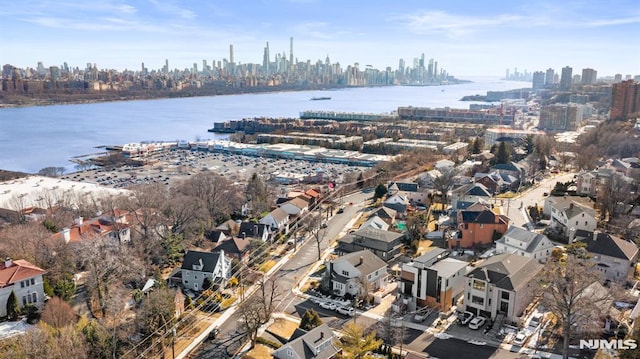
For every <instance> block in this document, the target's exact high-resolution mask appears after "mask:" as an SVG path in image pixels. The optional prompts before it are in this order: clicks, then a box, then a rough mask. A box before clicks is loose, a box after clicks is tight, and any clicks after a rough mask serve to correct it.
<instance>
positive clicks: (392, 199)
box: [382, 193, 409, 218]
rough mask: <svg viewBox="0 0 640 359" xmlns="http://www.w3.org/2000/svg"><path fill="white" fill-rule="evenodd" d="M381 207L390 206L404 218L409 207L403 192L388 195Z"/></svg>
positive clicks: (407, 198)
mask: <svg viewBox="0 0 640 359" xmlns="http://www.w3.org/2000/svg"><path fill="white" fill-rule="evenodd" d="M382 206H383V207H387V208H391V209H392V210H394V211H396V215H397V216H399V217H402V218H404V217H405V216H406V215H407V208H408V207H409V197H407V196H406V195H404V194H401V193H396V194H394V195H390V196H388V197H387V198H386V199H385V200H384V202H382Z"/></svg>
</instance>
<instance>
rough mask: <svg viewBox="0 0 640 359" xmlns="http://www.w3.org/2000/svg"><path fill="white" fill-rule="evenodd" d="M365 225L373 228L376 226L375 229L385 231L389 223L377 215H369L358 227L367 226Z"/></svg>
mask: <svg viewBox="0 0 640 359" xmlns="http://www.w3.org/2000/svg"><path fill="white" fill-rule="evenodd" d="M367 227H373V228H377V229H381V230H383V231H386V230H388V229H389V224H388V223H387V222H385V221H383V220H382V218H380V217H378V216H372V217H369V219H367V220H366V221H365V222H364V223H363V224H362V225H361V226H360V228H367Z"/></svg>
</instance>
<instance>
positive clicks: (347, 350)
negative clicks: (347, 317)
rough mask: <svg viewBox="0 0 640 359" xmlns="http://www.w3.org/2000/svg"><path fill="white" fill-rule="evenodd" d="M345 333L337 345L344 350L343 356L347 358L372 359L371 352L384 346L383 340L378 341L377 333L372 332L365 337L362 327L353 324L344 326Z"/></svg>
mask: <svg viewBox="0 0 640 359" xmlns="http://www.w3.org/2000/svg"><path fill="white" fill-rule="evenodd" d="M343 332H344V335H343V336H342V338H340V341H339V342H336V343H335V344H336V346H337V347H338V348H340V349H342V354H343V356H344V357H346V358H354V359H363V358H371V357H372V355H371V354H370V352H372V351H374V350H376V349H377V348H378V347H380V344H382V340H381V339H376V332H374V331H372V332H370V333H369V334H367V335H365V334H364V329H363V328H362V327H361V326H359V325H356V324H354V323H351V322H350V323H348V324H347V325H345V326H344V328H343Z"/></svg>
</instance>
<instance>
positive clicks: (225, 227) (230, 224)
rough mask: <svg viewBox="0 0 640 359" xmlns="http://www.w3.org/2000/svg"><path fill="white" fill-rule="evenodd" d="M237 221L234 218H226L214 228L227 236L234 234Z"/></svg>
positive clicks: (236, 231)
mask: <svg viewBox="0 0 640 359" xmlns="http://www.w3.org/2000/svg"><path fill="white" fill-rule="evenodd" d="M238 227H239V225H238V223H237V222H236V221H234V220H231V219H229V220H227V221H224V222H222V223H221V224H220V225H218V226H217V227H216V230H218V231H221V232H223V233H224V234H225V235H227V236H234V235H236V233H238Z"/></svg>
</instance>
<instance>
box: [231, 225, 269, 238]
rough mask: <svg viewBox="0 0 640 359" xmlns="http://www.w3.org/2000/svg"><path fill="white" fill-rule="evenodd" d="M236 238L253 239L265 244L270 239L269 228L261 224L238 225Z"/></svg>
mask: <svg viewBox="0 0 640 359" xmlns="http://www.w3.org/2000/svg"><path fill="white" fill-rule="evenodd" d="M238 236H239V237H241V238H255V239H259V240H261V241H263V242H267V241H268V240H269V237H270V233H269V226H267V225H266V224H262V223H254V222H242V223H240V229H239V230H238Z"/></svg>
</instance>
